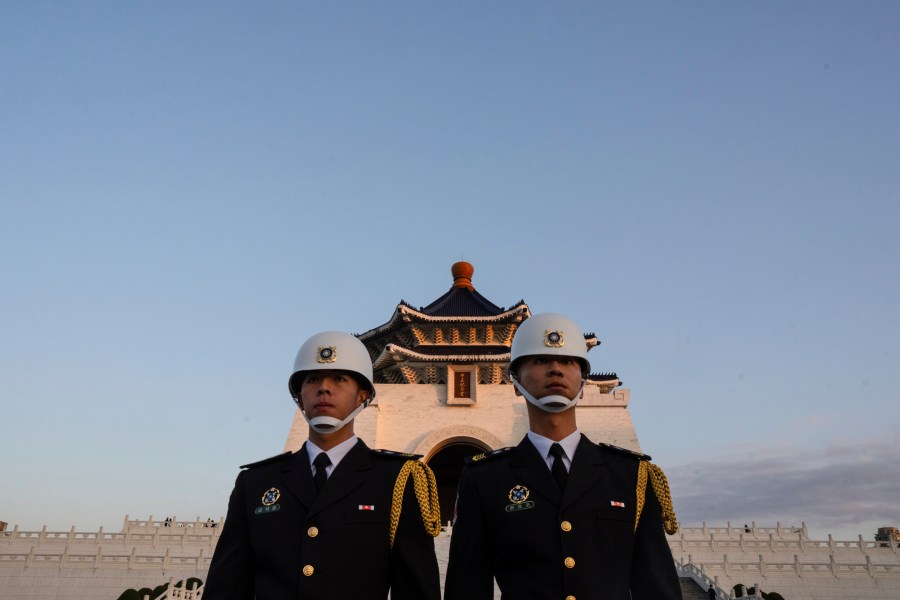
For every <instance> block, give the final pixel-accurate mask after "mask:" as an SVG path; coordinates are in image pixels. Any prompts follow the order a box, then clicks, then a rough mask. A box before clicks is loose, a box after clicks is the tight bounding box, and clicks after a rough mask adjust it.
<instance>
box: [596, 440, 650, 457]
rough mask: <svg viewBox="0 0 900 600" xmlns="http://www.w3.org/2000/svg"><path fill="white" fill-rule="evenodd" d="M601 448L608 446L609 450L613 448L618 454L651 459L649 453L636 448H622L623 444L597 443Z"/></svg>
mask: <svg viewBox="0 0 900 600" xmlns="http://www.w3.org/2000/svg"><path fill="white" fill-rule="evenodd" d="M597 445H598V446H600V447H601V448H606V449H607V450H612V451H613V452H616V453H618V454H624V455H625V456H630V457H631V458H636V459H638V460H650V456H649V455H647V454H641V453H640V452H636V451H634V450H629V449H628V448H622V447H621V446H613V445H612V444H603V443H599V442H598V443H597Z"/></svg>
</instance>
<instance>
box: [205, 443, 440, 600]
mask: <svg viewBox="0 0 900 600" xmlns="http://www.w3.org/2000/svg"><path fill="white" fill-rule="evenodd" d="M409 458H410V456H408V455H401V454H398V453H384V452H381V451H376V450H370V449H369V448H368V446H366V445H365V443H363V442H362V441H361V440H360V441H358V442H357V444H356V445H355V446H353V448H352V449H351V450H350V451H349V452H348V453H347V455H346V456H344V458H343V459H342V460H341V461H340V463H338V465H337V467H335V469H334V472H333V473H332V474H331V476H330V477H329V478H328V482H327V483H326V485H325V487H324V488H323V489H322V492H321V494H319V495H318V496H316V491H315V489H316V488H315V485H314V483H313V478H312V473H311V471H310V467H309V457H308V456H307V453H306V446H305V445H304V447H303V448H302V449H301V450H300V451H299V452H297V453H295V454H291V453H286V454H283V455H281V456H278V457H274V458H271V459H268V460H266V461H262V462H260V463H256V464H254V465H248V466H249V468H248V469H247V470H244V471H241V473H240V474H239V475H238V478H237V482H236V483H235V486H234V491H233V492H232V493H231V499H230V500H229V503H228V516H227V517H226V519H225V525H224V529H223V530H222V535H221V537H220V539H219V542H218V544H217V546H216V550H215V554H214V555H213V559H212V565H211V566H210V569H209V575H208V576H207V580H206V586H205V589H204V593H203V596H204V598H206V599H207V600H253V599H254V598H255V599H256V600H298V599H299V600H319V599H321V600H325V599H328V600H385V599H386V598H387V597H388V589H390V593H391V598H392V600H439V598H440V576H439V575H438V567H437V559H436V558H435V554H434V539H433V538H432V537H431V536H430V535H429V534H428V533H426V530H425V526H424V524H423V521H422V513H421V510H420V508H419V504H418V502H417V500H416V496H415V493H414V492H413V477H410V478H409V479H408V481H407V485H406V490H405V494H404V498H403V505H402V510H401V513H400V519H399V523H398V525H397V531H396V537H395V541H394V545H393V548H391V545H390V512H391V501H392V496H393V490H394V483H395V481H396V480H397V475H398V474H399V472H400V470H401V468H402V467H403V464H404V463H405V462H406V460H408V459H409Z"/></svg>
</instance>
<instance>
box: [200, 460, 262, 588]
mask: <svg viewBox="0 0 900 600" xmlns="http://www.w3.org/2000/svg"><path fill="white" fill-rule="evenodd" d="M244 473H245V472H243V471H242V472H241V473H240V474H239V475H238V477H237V481H236V482H235V484H234V490H232V492H231V498H230V499H229V501H228V513H227V516H226V517H225V524H224V526H223V528H222V535H221V536H219V541H218V543H217V544H216V550H215V552H214V553H213V558H212V563H211V565H210V567H209V574H208V575H207V576H206V585H205V586H204V588H203V595H204V596H205V597H207V598H209V599H210V600H253V598H254V570H255V569H254V557H253V549H252V547H251V545H250V532H249V529H248V527H247V511H246V509H245V502H244V497H245V496H244V486H243V475H244Z"/></svg>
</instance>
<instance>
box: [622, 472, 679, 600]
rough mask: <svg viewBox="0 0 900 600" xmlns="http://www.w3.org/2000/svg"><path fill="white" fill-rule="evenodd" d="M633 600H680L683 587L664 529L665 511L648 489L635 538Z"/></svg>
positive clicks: (648, 488) (650, 487)
mask: <svg viewBox="0 0 900 600" xmlns="http://www.w3.org/2000/svg"><path fill="white" fill-rule="evenodd" d="M631 565H632V566H631V597H632V600H681V583H680V582H679V581H678V573H677V572H676V571H675V561H674V560H673V559H672V551H671V550H670V549H669V542H668V541H667V540H666V532H665V530H664V529H663V520H662V508H661V507H660V505H659V500H657V498H656V494H655V493H654V492H653V486H651V485H647V490H646V495H645V501H644V510H643V512H642V513H641V519H640V521H639V522H638V528H637V532H636V533H635V537H634V555H633V556H632V563H631Z"/></svg>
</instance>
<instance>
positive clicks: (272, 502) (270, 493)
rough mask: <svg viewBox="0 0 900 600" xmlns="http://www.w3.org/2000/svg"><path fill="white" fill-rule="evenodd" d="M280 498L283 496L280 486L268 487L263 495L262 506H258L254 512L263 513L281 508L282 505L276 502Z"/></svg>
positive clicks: (256, 513)
mask: <svg viewBox="0 0 900 600" xmlns="http://www.w3.org/2000/svg"><path fill="white" fill-rule="evenodd" d="M279 498H281V492H280V491H278V488H275V487H271V488H269V489H267V490H266V491H265V493H263V495H262V506H257V507H256V509H255V510H254V511H253V514H255V515H262V514H265V513H272V512H275V511H277V510H280V509H281V505H280V504H276V502H278V499H279Z"/></svg>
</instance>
